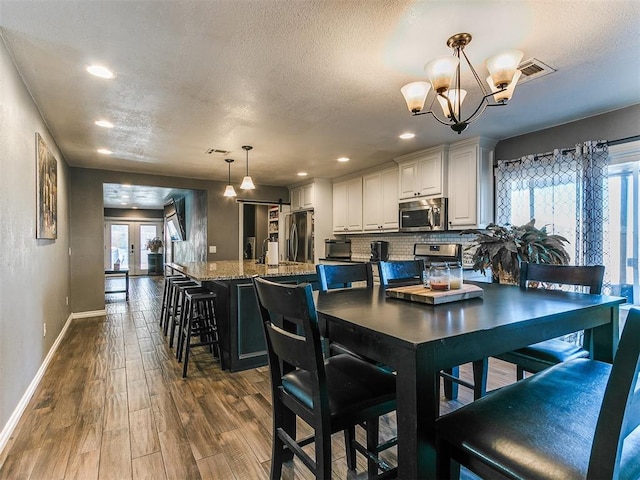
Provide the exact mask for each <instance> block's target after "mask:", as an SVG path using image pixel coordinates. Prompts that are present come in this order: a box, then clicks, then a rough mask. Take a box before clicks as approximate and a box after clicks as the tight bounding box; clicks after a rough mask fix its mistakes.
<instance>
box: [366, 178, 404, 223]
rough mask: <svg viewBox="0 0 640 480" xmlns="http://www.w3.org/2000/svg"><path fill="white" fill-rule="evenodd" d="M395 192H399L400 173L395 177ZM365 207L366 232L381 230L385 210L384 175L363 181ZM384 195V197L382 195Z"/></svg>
mask: <svg viewBox="0 0 640 480" xmlns="http://www.w3.org/2000/svg"><path fill="white" fill-rule="evenodd" d="M394 180H395V191H396V193H397V191H398V171H397V170H396V176H395V179H394ZM362 183H363V185H362V188H363V194H362V198H363V202H362V203H363V206H362V223H363V227H364V229H365V230H376V231H377V230H380V226H381V225H382V215H381V214H382V210H383V208H384V205H383V200H382V197H383V196H384V190H383V187H382V174H380V173H374V174H371V175H367V176H366V177H364V178H363V179H362ZM381 193H382V195H381ZM397 203H398V202H397V201H396V207H397Z"/></svg>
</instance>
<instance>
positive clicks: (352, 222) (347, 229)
mask: <svg viewBox="0 0 640 480" xmlns="http://www.w3.org/2000/svg"><path fill="white" fill-rule="evenodd" d="M357 232H362V177H358V178H354V179H351V180H346V181H344V182H339V183H334V184H333V233H357Z"/></svg>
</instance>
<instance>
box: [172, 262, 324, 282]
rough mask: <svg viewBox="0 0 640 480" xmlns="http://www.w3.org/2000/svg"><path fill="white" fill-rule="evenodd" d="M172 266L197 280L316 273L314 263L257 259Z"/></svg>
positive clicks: (176, 264) (174, 264)
mask: <svg viewBox="0 0 640 480" xmlns="http://www.w3.org/2000/svg"><path fill="white" fill-rule="evenodd" d="M168 266H169V267H170V268H173V269H174V270H177V271H178V272H181V273H183V274H185V275H187V276H188V277H190V278H193V279H194V280H196V281H199V282H202V281H207V280H234V279H242V278H251V277H253V276H254V275H259V276H261V277H285V276H293V275H310V274H315V273H316V266H315V265H314V264H313V263H295V262H285V263H281V264H280V265H278V266H270V265H264V264H258V263H256V261H255V260H241V261H238V260H223V261H220V262H190V263H183V264H178V263H170V264H168Z"/></svg>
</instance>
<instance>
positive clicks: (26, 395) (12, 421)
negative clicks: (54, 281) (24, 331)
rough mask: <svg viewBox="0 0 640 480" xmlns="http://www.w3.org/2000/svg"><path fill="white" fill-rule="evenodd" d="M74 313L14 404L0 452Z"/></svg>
mask: <svg viewBox="0 0 640 480" xmlns="http://www.w3.org/2000/svg"><path fill="white" fill-rule="evenodd" d="M105 313H106V312H105ZM75 315H76V314H73V313H72V314H71V315H69V317H68V318H67V321H66V322H65V324H64V326H63V327H62V330H60V334H59V335H58V338H56V340H55V342H53V345H51V349H50V350H49V353H47V356H46V357H45V358H44V360H43V362H42V365H40V368H39V369H38V371H37V372H36V375H35V377H33V380H31V383H30V384H29V386H28V387H27V390H26V391H25V392H24V395H23V396H22V398H21V399H20V402H18V405H17V406H16V408H15V410H14V411H13V413H12V414H11V416H10V417H9V420H8V421H7V423H6V425H5V426H4V428H3V429H2V432H0V453H2V451H3V450H4V447H6V445H7V443H8V442H9V439H10V438H11V435H12V434H13V430H14V429H15V428H16V425H18V422H19V421H20V417H22V414H23V413H24V411H25V410H26V408H27V405H28V404H29V401H30V400H31V397H32V396H33V394H34V392H35V391H36V388H38V385H39V384H40V381H41V380H42V377H43V376H44V372H45V371H46V370H47V367H48V366H49V362H51V359H52V358H53V355H54V353H56V350H57V349H58V346H59V345H60V342H61V341H62V338H63V337H64V335H65V334H66V333H67V329H68V328H69V324H70V323H71V320H73V319H74V318H77V317H76V316H75Z"/></svg>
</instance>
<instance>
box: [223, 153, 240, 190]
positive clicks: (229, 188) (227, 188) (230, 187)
mask: <svg viewBox="0 0 640 480" xmlns="http://www.w3.org/2000/svg"><path fill="white" fill-rule="evenodd" d="M224 161H225V162H227V165H229V182H228V183H227V186H226V188H225V189H224V193H223V196H224V197H235V196H237V194H236V189H235V188H233V185H231V164H232V163H233V158H225V159H224Z"/></svg>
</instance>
